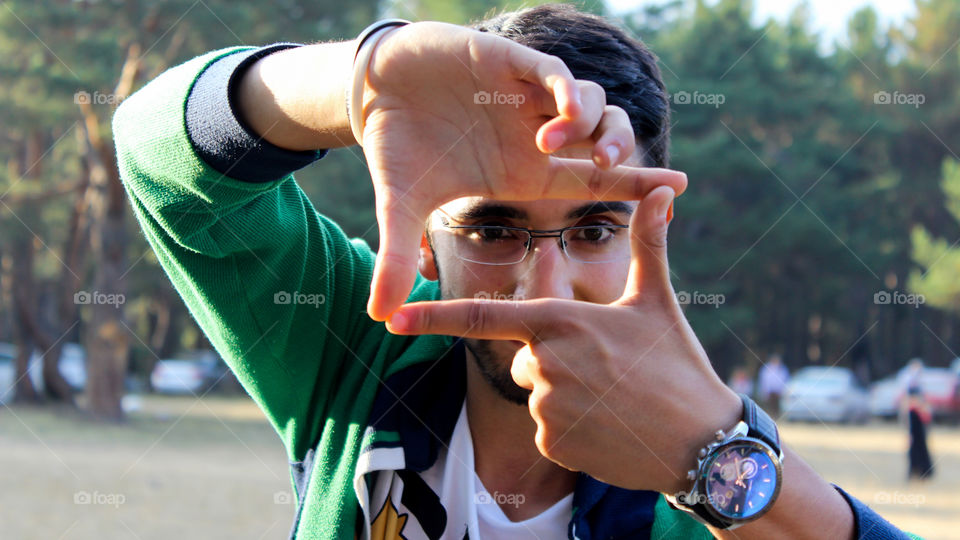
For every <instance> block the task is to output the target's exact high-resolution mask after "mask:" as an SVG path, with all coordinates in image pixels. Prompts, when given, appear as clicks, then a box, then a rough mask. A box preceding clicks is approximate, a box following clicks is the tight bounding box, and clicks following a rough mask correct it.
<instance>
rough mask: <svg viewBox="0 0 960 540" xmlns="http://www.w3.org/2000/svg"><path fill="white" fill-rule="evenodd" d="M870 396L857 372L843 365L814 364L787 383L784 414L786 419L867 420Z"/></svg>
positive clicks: (824, 420)
mask: <svg viewBox="0 0 960 540" xmlns="http://www.w3.org/2000/svg"><path fill="white" fill-rule="evenodd" d="M868 402H869V397H868V394H867V391H866V389H864V388H863V386H861V385H860V382H859V381H858V379H857V377H856V375H854V374H853V372H852V371H851V370H849V369H847V368H844V367H824V366H811V367H806V368H803V369H801V370H800V371H798V372H797V373H796V374H795V375H794V376H793V378H792V379H791V380H790V382H789V383H787V391H786V393H785V395H784V399H783V404H782V405H783V417H784V418H786V419H787V420H810V421H821V422H866V421H867V419H869V417H870V409H869V404H868Z"/></svg>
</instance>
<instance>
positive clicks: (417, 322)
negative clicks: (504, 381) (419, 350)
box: [387, 298, 562, 343]
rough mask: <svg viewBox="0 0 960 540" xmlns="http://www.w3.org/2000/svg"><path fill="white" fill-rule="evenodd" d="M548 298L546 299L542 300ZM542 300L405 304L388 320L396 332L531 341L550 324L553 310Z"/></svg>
mask: <svg viewBox="0 0 960 540" xmlns="http://www.w3.org/2000/svg"><path fill="white" fill-rule="evenodd" d="M543 300H546V299H543ZM543 300H530V301H506V300H487V299H480V300H478V299H474V298H460V299H456V300H438V301H431V302H412V303H409V304H404V305H403V306H402V307H401V308H400V309H398V310H397V311H395V312H394V313H393V315H392V316H391V317H390V319H389V320H388V321H387V329H388V330H389V331H390V332H392V333H394V334H405V335H413V334H440V335H447V336H460V337H469V338H475V339H495V340H508V339H515V340H518V341H523V342H525V343H530V342H531V341H533V340H534V339H536V338H537V336H538V334H539V333H540V332H541V331H542V330H543V329H544V328H546V327H547V326H548V324H549V318H550V316H551V315H550V313H558V312H562V311H561V310H556V309H551V308H549V307H548V303H547V302H546V301H543Z"/></svg>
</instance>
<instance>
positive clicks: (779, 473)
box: [695, 436, 783, 524]
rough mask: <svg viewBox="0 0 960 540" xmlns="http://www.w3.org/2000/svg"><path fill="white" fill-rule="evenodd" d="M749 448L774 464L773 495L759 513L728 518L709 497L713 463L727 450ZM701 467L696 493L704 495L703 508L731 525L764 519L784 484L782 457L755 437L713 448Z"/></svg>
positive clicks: (741, 438) (698, 472)
mask: <svg viewBox="0 0 960 540" xmlns="http://www.w3.org/2000/svg"><path fill="white" fill-rule="evenodd" d="M742 446H749V447H751V448H754V449H757V450H759V451H761V452H762V453H764V454H765V455H766V456H767V457H768V458H769V459H770V461H771V462H772V463H773V466H774V469H775V472H776V482H775V485H774V488H773V493H772V494H771V495H770V498H769V499H768V500H767V502H766V504H765V505H764V506H763V508H761V509H760V510H759V511H758V512H757V513H755V514H753V515H751V516H749V517H744V518H737V517H732V516H728V515H726V514H724V513H722V512H721V511H720V510H718V509H717V508H716V507H715V506H714V502H713V500H712V498H711V497H709V496H707V489H706V487H707V479H708V476H709V471H710V467H712V466H713V463H714V462H715V461H716V460H717V459H718V458H719V457H720V456H721V455H722V454H723V453H724V452H726V451H727V450H729V449H731V448H735V447H742ZM699 465H700V466H699V467H698V469H697V480H696V483H695V486H696V492H697V493H699V494H702V495H703V498H704V504H702V506H703V508H705V509H706V511H707V512H708V513H709V514H710V515H711V516H712V517H713V518H714V519H717V520H718V521H721V522H724V523H731V524H743V523H749V522H751V521H755V520H757V519H759V518H760V517H762V516H763V515H764V514H766V513H767V512H769V511H770V509H771V508H772V507H773V504H774V502H776V500H777V497H778V496H779V495H780V488H781V487H782V484H783V465H782V463H781V460H780V455H779V454H777V453H776V452H774V450H773V448H771V447H770V445H769V444H767V443H766V442H764V441H762V440H760V439H757V438H755V437H748V436H741V437H736V438H733V439H730V440H728V441H724V442H722V443H720V444H718V445H716V446H714V447H713V448H711V449H710V453H709V454H708V455H706V456H704V458H703V460H702V461H701V462H700V464H699Z"/></svg>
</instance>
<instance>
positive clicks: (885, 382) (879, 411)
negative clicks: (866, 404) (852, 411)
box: [870, 377, 903, 420]
mask: <svg viewBox="0 0 960 540" xmlns="http://www.w3.org/2000/svg"><path fill="white" fill-rule="evenodd" d="M902 395H903V391H902V389H901V387H900V382H899V381H897V378H896V377H887V378H886V379H880V380H879V381H876V382H875V383H873V385H872V386H871V387H870V414H871V415H873V416H876V417H878V418H883V419H885V420H894V419H896V418H897V415H898V414H899V413H900V398H901V397H902Z"/></svg>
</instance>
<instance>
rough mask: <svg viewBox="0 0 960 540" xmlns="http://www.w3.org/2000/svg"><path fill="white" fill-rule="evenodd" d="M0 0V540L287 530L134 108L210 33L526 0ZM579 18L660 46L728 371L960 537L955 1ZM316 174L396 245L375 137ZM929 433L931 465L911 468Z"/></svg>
mask: <svg viewBox="0 0 960 540" xmlns="http://www.w3.org/2000/svg"><path fill="white" fill-rule="evenodd" d="M536 3H540V2H530V1H528V2H524V3H523V4H522V5H532V4H536ZM0 4H2V5H0V58H2V60H0V74H2V84H0V163H2V165H3V166H2V167H0V403H2V406H0V482H2V485H3V486H4V489H0V538H4V539H6V538H14V539H20V538H64V539H69V538H143V539H147V538H169V537H171V536H173V535H177V534H179V535H185V536H186V537H188V538H194V537H204V538H228V537H229V538H279V537H284V536H285V535H286V534H287V531H288V529H289V526H290V523H291V520H292V516H293V512H294V508H293V504H292V494H291V492H290V485H289V473H288V471H287V465H286V456H285V452H284V450H283V448H282V445H281V443H280V440H279V438H277V437H276V435H275V434H274V432H273V430H272V429H271V428H270V426H269V425H268V424H267V422H266V420H265V419H264V417H263V415H262V414H261V413H260V412H259V410H258V409H257V408H256V406H255V405H254V404H253V403H252V402H251V401H250V400H249V398H247V397H246V395H245V393H244V392H243V390H242V388H240V387H239V385H238V384H237V382H236V381H235V379H233V377H232V376H231V374H230V373H229V371H228V370H227V368H226V367H225V365H224V364H223V362H222V360H221V359H220V358H218V356H217V355H216V353H215V352H213V351H212V349H211V347H210V345H209V343H207V341H206V340H205V339H204V337H203V335H202V334H201V332H200V331H199V330H198V328H197V326H196V325H195V324H194V322H193V321H192V320H191V318H190V316H189V314H188V313H187V311H186V308H185V306H184V305H183V303H182V301H181V300H180V299H179V297H178V296H177V294H176V293H175V291H174V290H173V288H172V286H171V285H170V283H169V282H168V280H167V279H166V277H165V276H164V274H163V271H162V270H161V268H160V266H159V265H158V263H157V260H156V259H155V257H154V255H153V253H152V251H151V250H150V249H149V247H148V245H147V243H146V241H145V239H144V237H143V236H142V234H141V233H140V231H139V229H138V227H137V226H136V223H135V221H134V218H133V216H132V215H131V213H130V211H129V208H128V202H127V200H126V198H125V194H124V192H123V189H122V186H121V185H120V181H119V178H118V175H117V170H116V167H115V161H116V157H115V152H114V148H113V144H112V135H111V133H110V119H111V116H112V113H113V110H114V109H115V108H116V106H117V105H118V104H119V103H120V102H122V100H123V99H124V98H125V97H126V96H128V95H129V94H130V93H132V92H134V91H136V89H138V88H139V87H140V86H142V85H144V84H145V83H146V82H147V81H149V80H150V79H152V78H153V77H155V76H156V75H158V74H159V73H161V72H162V71H164V70H165V69H167V68H169V67H172V66H174V65H176V64H179V63H181V62H183V61H185V60H186V59H189V58H191V57H193V56H195V55H198V54H201V53H203V52H205V51H209V50H212V49H217V48H221V47H227V46H233V45H263V44H269V43H273V42H278V41H294V42H313V41H318V40H339V39H350V38H352V37H353V36H355V35H356V34H357V32H359V31H360V30H361V29H362V28H363V27H365V26H366V25H367V24H369V23H370V22H372V21H374V20H376V19H378V18H382V17H388V16H398V17H403V18H406V19H411V20H424V19H433V20H443V21H447V22H454V23H465V22H468V21H470V20H475V19H479V18H482V17H484V16H485V15H489V14H490V13H491V12H492V10H503V9H515V8H518V7H521V4H519V3H518V2H509V1H504V2H500V1H494V0H489V1H488V0H465V1H461V2H456V3H450V2H444V1H440V0H381V1H378V0H353V1H352V2H349V3H346V4H344V3H342V2H334V1H332V0H316V1H312V2H301V1H298V0H278V1H276V2H271V3H254V2H228V1H222V0H183V1H181V0H170V1H162V2H145V1H125V2H120V1H107V0H98V1H82V0H76V1H66V0H64V1H46V0H44V1H31V2H27V1H19V0H18V1H3V2H0ZM579 5H580V6H581V7H583V8H584V9H586V10H589V11H592V12H595V13H600V14H604V15H608V16H611V17H614V18H616V19H618V20H619V22H620V24H621V25H622V26H623V27H625V28H627V29H628V30H629V31H630V32H631V33H632V34H633V35H634V36H636V37H638V38H640V39H642V40H643V41H645V42H646V43H647V44H648V45H649V46H650V47H651V48H652V49H653V51H654V52H655V53H656V54H657V55H658V56H659V57H660V60H661V63H660V66H661V70H662V72H663V76H664V78H665V81H666V83H667V85H668V90H669V92H670V95H671V102H672V104H671V105H672V111H673V117H672V123H673V127H672V132H673V144H672V161H671V166H672V167H673V168H676V169H680V170H683V171H686V172H687V174H688V175H689V178H690V188H689V190H688V191H687V192H686V193H685V194H684V195H683V196H682V197H681V198H680V199H679V200H678V201H677V205H676V219H675V220H674V221H673V222H672V224H671V231H670V238H671V251H670V257H671V260H670V262H671V267H672V269H673V272H674V285H675V287H676V289H677V293H678V299H679V300H680V302H681V303H682V304H683V305H684V307H685V310H686V314H687V316H688V317H689V319H690V321H691V324H692V325H693V327H694V329H695V330H696V332H697V334H698V336H699V337H700V340H701V341H702V343H703V345H704V347H705V348H706V349H707V351H708V353H709V355H710V358H711V359H712V361H713V363H714V366H715V368H716V370H717V372H718V373H719V374H720V376H721V377H723V378H724V380H727V381H729V383H730V384H731V386H733V387H735V388H737V389H738V390H741V391H745V392H748V393H751V394H753V395H754V396H755V397H756V398H757V399H759V400H760V401H761V403H763V404H764V406H766V407H768V409H770V410H771V412H773V413H774V414H775V415H776V416H777V418H779V419H780V423H781V425H782V426H783V427H782V430H783V432H784V438H785V439H786V441H787V442H788V443H789V444H792V445H793V446H794V447H795V448H796V449H797V451H798V452H800V454H801V455H803V456H804V457H805V458H806V459H808V460H809V461H810V462H811V463H812V464H813V465H814V467H815V468H817V469H818V470H819V471H820V472H821V474H823V475H824V476H825V477H826V478H827V479H828V480H829V481H831V482H835V483H837V484H839V485H841V486H843V487H844V488H846V489H847V490H848V491H850V492H851V493H852V494H854V495H855V496H857V497H859V498H861V499H862V500H864V501H865V502H867V503H868V504H870V505H871V506H873V507H874V508H875V509H876V510H878V511H879V512H880V513H881V514H883V515H884V516H886V517H887V518H888V519H891V520H892V521H894V522H895V523H896V524H898V525H900V526H901V527H904V528H906V529H908V530H910V531H912V532H914V533H917V534H921V535H923V536H925V537H926V538H931V539H933V538H950V537H954V538H956V537H957V534H958V533H957V532H956V531H957V530H960V517H958V516H960V489H958V483H960V431H958V429H957V427H956V425H957V422H958V419H960V393H958V392H960V391H958V381H960V358H958V357H960V318H958V311H960V279H957V275H958V272H960V246H958V245H957V244H958V243H960V156H958V153H960V114H958V112H957V111H960V90H958V88H960V47H958V43H960V4H958V3H956V2H954V1H952V0H916V1H907V0H903V1H896V2H868V1H859V2H857V1H848V2H844V1H840V0H833V1H829V0H816V1H809V2H806V3H802V2H778V3H758V4H754V3H753V2H750V1H746V0H715V1H671V2H664V1H640V0H615V1H611V2H607V3H604V2H596V1H595V2H585V3H580V4H579ZM297 177H298V181H299V183H300V185H301V186H302V187H303V189H304V190H305V191H306V192H307V193H308V195H309V196H310V197H311V199H312V201H313V202H314V204H315V206H316V207H317V208H318V209H319V210H320V211H321V212H322V213H324V214H326V215H328V216H330V217H331V218H333V219H334V220H335V221H337V222H338V223H340V225H341V226H342V227H343V228H344V230H345V231H346V232H347V233H348V234H351V235H353V236H359V237H363V238H365V239H366V240H367V241H368V242H369V243H370V244H371V246H373V247H374V248H376V245H377V227H376V223H375V216H374V211H373V190H372V188H371V186H370V183H369V176H368V174H367V172H366V169H365V166H364V160H363V154H362V153H361V152H360V151H358V150H357V149H356V148H354V149H342V150H337V151H334V152H332V153H331V154H330V155H329V156H328V157H327V158H325V159H324V160H323V162H322V163H321V164H319V165H317V166H314V167H310V168H307V169H305V170H303V171H301V172H299V173H298V174H297ZM911 389H912V390H911ZM917 429H919V431H917ZM911 432H913V434H914V436H913V440H914V441H916V440H918V438H920V437H921V435H922V438H923V439H926V441H927V445H926V446H927V447H928V450H929V455H930V458H931V459H930V463H929V465H930V467H927V466H924V467H922V468H923V470H922V471H920V474H916V475H914V476H913V477H912V478H910V479H908V475H909V473H910V468H909V465H910V461H908V447H909V446H910V441H911V437H910V435H909V434H910V433H911ZM931 470H932V474H924V473H929V472H930V471H931ZM914 472H917V471H914Z"/></svg>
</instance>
